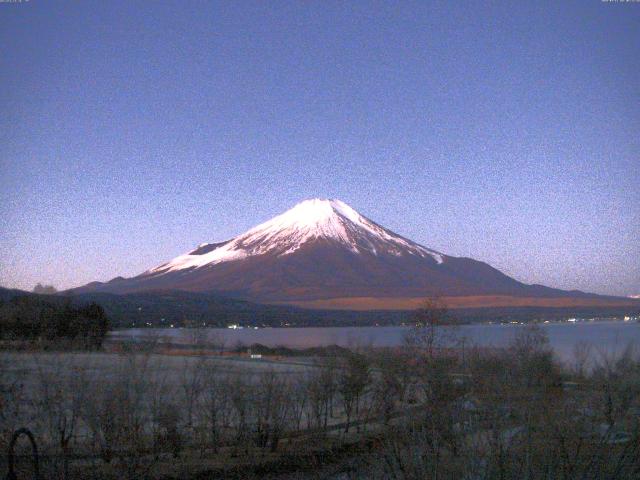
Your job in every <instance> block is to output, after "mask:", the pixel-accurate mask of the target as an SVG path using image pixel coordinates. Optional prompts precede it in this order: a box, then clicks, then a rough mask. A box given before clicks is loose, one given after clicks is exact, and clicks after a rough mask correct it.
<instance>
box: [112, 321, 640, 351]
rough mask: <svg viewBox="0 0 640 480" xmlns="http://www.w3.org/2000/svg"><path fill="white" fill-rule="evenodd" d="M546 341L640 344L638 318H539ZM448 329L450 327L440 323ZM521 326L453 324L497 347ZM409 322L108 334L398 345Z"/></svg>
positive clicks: (561, 347)
mask: <svg viewBox="0 0 640 480" xmlns="http://www.w3.org/2000/svg"><path fill="white" fill-rule="evenodd" d="M541 327H542V328H543V330H544V331H545V332H546V333H547V335H548V337H549V342H550V344H551V346H552V348H553V350H554V352H555V353H556V355H557V356H558V357H559V358H560V359H561V360H565V361H567V360H571V359H572V357H573V352H574V348H575V346H576V345H577V344H583V343H587V344H590V345H591V346H592V349H593V352H594V354H595V355H603V354H605V355H615V354H619V353H621V352H622V351H623V350H624V349H625V348H626V347H627V346H628V345H630V344H631V345H636V346H640V323H637V322H623V321H600V322H596V321H592V322H576V323H570V322H567V323H565V322H563V323H548V324H541ZM441 328H443V329H447V330H449V331H450V330H451V329H450V327H441ZM523 328H525V326H524V325H520V324H473V325H461V326H459V327H455V334H456V335H457V337H458V338H464V339H465V345H468V346H470V345H479V346H483V347H491V346H494V347H501V346H505V345H507V344H508V343H509V342H510V341H511V340H512V339H513V338H514V336H515V334H516V333H517V332H518V331H519V330H521V329H523ZM407 331H409V327H326V328H325V327H323V328H314V327H307V328H261V329H257V330H254V329H249V328H243V329H230V328H203V329H182V328H146V329H128V330H118V331H114V332H112V333H111V334H110V336H111V338H113V339H114V340H131V341H137V340H144V339H150V338H157V339H158V340H159V341H161V342H170V343H178V344H180V343H182V344H189V343H193V342H194V341H195V339H196V338H198V339H204V343H207V340H208V341H209V342H212V343H213V342H216V343H219V342H220V341H221V340H222V341H223V342H224V344H225V345H226V348H233V347H235V346H236V345H238V344H243V345H251V344H253V343H261V344H263V345H266V346H270V347H275V346H286V347H291V348H307V347H315V346H326V345H334V344H335V345H340V346H343V347H349V346H386V347H392V346H399V345H402V343H403V339H404V337H405V335H406V333H407Z"/></svg>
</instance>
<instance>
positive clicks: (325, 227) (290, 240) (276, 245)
mask: <svg viewBox="0 0 640 480" xmlns="http://www.w3.org/2000/svg"><path fill="white" fill-rule="evenodd" d="M314 240H325V241H329V242H332V243H335V244H339V245H341V246H343V247H346V248H348V249H349V250H350V251H351V252H353V253H354V254H362V253H369V254H373V255H379V254H388V255H394V256H405V255H415V256H419V257H423V258H425V257H431V258H433V260H435V262H436V263H437V264H441V263H443V262H444V259H445V256H444V255H443V254H441V253H439V252H436V251H434V250H430V249H428V248H425V247H423V246H421V245H418V244H417V243H414V242H411V241H409V240H407V239H405V238H403V237H401V236H399V235H396V234H395V233H393V232H391V231H389V230H387V229H385V228H383V227H381V226H380V225H378V224H376V223H375V222H373V221H371V220H369V219H368V218H366V217H364V216H363V215H360V214H359V213H358V212H357V211H355V210H354V209H353V208H351V207H350V206H349V205H347V204H346V203H344V202H342V201H340V200H321V199H312V200H305V201H303V202H301V203H298V204H297V205H296V206H294V207H293V208H292V209H290V210H288V211H286V212H285V213H283V214H281V215H278V216H277V217H274V218H272V219H271V220H269V221H267V222H265V223H262V224H260V225H258V226H256V227H254V228H252V229H251V230H249V231H247V232H246V233H244V234H242V235H239V236H237V237H235V238H232V239H230V240H228V241H226V242H222V243H218V244H201V245H199V246H198V248H197V249H196V250H194V251H192V252H189V253H186V254H184V255H180V256H179V257H176V258H174V259H173V260H171V261H170V262H168V263H164V264H162V265H160V266H158V267H155V268H153V269H151V270H149V271H147V272H145V275H161V274H165V273H169V272H175V271H178V270H184V269H194V268H200V267H203V266H208V265H215V264H218V263H223V262H231V261H236V260H242V259H244V258H247V257H252V256H258V255H264V254H267V253H270V254H275V255H277V256H286V255H289V254H291V253H293V252H295V251H297V250H299V249H300V248H301V247H302V246H303V245H305V244H306V243H308V242H311V241H314Z"/></svg>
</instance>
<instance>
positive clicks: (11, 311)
mask: <svg viewBox="0 0 640 480" xmlns="http://www.w3.org/2000/svg"><path fill="white" fill-rule="evenodd" d="M108 331H109V319H108V318H107V316H106V314H105V312H104V309H103V308H102V307H101V306H100V305H98V304H97V303H89V304H87V305H73V304H72V303H71V302H70V301H68V300H67V299H44V298H42V297H40V296H36V295H34V296H18V297H14V298H11V299H9V300H6V301H2V300H0V339H3V340H27V341H30V342H34V343H36V342H38V343H43V342H44V343H46V342H58V341H60V340H68V341H71V342H73V343H74V344H75V345H76V346H77V347H80V348H87V349H90V348H99V347H100V346H101V345H102V342H103V340H104V337H105V336H106V334H107V332H108Z"/></svg>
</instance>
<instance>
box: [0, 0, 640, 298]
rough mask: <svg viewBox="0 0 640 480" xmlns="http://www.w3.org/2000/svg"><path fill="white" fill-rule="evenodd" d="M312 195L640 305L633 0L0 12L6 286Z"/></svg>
mask: <svg viewBox="0 0 640 480" xmlns="http://www.w3.org/2000/svg"><path fill="white" fill-rule="evenodd" d="M310 197H322V198H339V199H341V200H343V201H345V202H347V203H348V204H350V205H351V206H352V207H354V208H355V209H356V210H358V211H360V212H361V213H363V214H364V215H366V216H368V217H370V218H372V219H373V220H375V221H377V222H378V223H381V224H382V225H384V226H386V227H388V228H391V229H392V230H394V231H396V232H398V233H400V234H403V235H404V236H407V237H409V238H411V239H413V240H415V241H418V242H419V243H422V244H424V245H426V246H428V247H430V248H434V249H436V250H439V251H442V252H444V253H447V254H451V255H458V256H470V257H473V258H476V259H478V260H483V261H486V262H488V263H490V264H492V265H493V266H495V267H497V268H500V269H501V270H503V271H504V272H505V273H507V274H509V275H512V276H514V277H515V278H517V279H518V280H521V281H525V282H528V283H533V282H535V283H543V284H546V285H549V286H552V287H559V288H567V289H573V288H578V289H583V290H587V291H593V292H597V293H607V294H620V295H627V294H640V3H607V2H602V1H600V0H580V1H557V0H556V1H549V2H544V1H533V0H532V1H519V2H512V1H504V2H484V1H483V2H469V1H463V2H460V1H451V0H447V1H442V2H439V1H429V2H426V1H419V2H415V3H414V2H388V3H387V2H364V1H361V2H342V1H339V2H338V1H336V2H333V1H321V2H320V1H318V2H310V1H298V2H276V1H269V2H265V1H256V2H245V1H228V2H211V1H206V2H204V1H203V2H197V1H177V2H166V1H163V2H153V1H131V0H127V1H112V0H110V1H83V2H76V1H45V0H30V1H24V0H23V2H22V3H0V284H1V285H3V286H9V287H19V288H26V289H31V288H32V287H33V285H34V284H35V283H36V282H46V283H52V284H53V285H55V286H56V287H58V288H64V287H71V286H77V285H80V284H84V283H86V282H89V281H92V280H108V279H110V278H112V277H114V276H117V275H123V276H131V275H134V274H137V273H140V272H142V271H144V270H146V269H147V268H149V267H152V266H155V265H158V264H160V263H161V262H163V261H166V260H168V259H170V258H172V257H174V256H176V255H178V254H181V253H184V252H185V251H188V250H190V249H192V248H193V247H194V245H196V244H199V243H201V242H205V241H209V242H211V241H216V240H217V241H220V240H223V239H226V238H228V237H231V236H234V235H236V234H238V233H241V232H243V231H245V230H246V229H248V228H249V227H251V226H253V225H255V224H257V223H259V222H262V221H265V220H267V219H269V218H270V217H272V216H274V215H276V214H278V213H281V212H282V211H284V210H286V209H287V208H290V207H291V206H293V205H294V204H295V203H297V202H299V201H301V200H303V199H306V198H310Z"/></svg>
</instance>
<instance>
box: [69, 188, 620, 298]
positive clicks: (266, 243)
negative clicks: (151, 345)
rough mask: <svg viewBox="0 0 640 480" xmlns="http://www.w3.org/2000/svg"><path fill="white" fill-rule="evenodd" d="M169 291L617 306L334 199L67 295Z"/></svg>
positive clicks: (303, 206) (301, 206) (310, 203)
mask: <svg viewBox="0 0 640 480" xmlns="http://www.w3.org/2000/svg"><path fill="white" fill-rule="evenodd" d="M168 290H185V291H190V292H216V293H222V294H227V295H230V296H234V297H238V298H242V299H248V300H252V301H256V302H261V303H284V304H294V305H298V306H306V307H313V308H344V309H385V308H395V309H404V308H412V307H414V306H416V305H417V304H418V303H419V302H420V301H421V300H422V299H423V298H424V297H426V296H439V297H445V298H446V299H447V301H448V303H449V304H450V305H451V306H453V307H456V306H507V305H508V306H513V305H515V306H527V305H532V306H567V305H590V304H600V303H602V302H605V303H609V302H611V301H613V298H615V297H600V296H597V295H592V294H586V293H583V292H579V291H563V290H558V289H553V288H548V287H544V286H542V285H527V284H524V283H521V282H519V281H517V280H515V279H513V278H511V277H509V276H507V275H505V274H504V273H502V272H500V271H498V270H497V269H495V268H493V267H491V266H490V265H488V264H486V263H483V262H480V261H477V260H473V259H470V258H460V257H454V256H449V255H445V254H444V253H441V252H438V251H435V250H432V249H430V248H427V247H425V246H422V245H419V244H417V243H415V242H413V241H411V240H408V239H406V238H404V237H402V236H400V235H398V234H396V233H394V232H392V231H390V230H388V229H386V228H384V227H382V226H381V225H379V224H377V223H375V222H374V221H372V220H370V219H368V218H367V217H365V216H363V215H361V214H360V213H358V212H357V211H356V210H354V209H353V208H351V207H350V206H349V205H347V204H345V203H344V202H341V201H340V200H321V199H312V200H305V201H303V202H301V203H299V204H297V205H296V206H294V207H293V208H292V209H290V210H288V211H286V212H285V213H283V214H281V215H279V216H276V217H274V218H273V219H271V220H269V221H267V222H265V223H262V224H260V225H258V226H256V227H254V228H252V229H251V230H249V231H247V232H246V233H243V234H241V235H239V236H237V237H234V238H232V239H229V240H226V241H223V242H219V243H203V244H201V245H199V246H198V247H197V248H195V249H194V250H192V251H190V252H188V253H185V254H184V255H180V256H178V257H176V258H174V259H173V260H170V261H169V262H166V263H163V264H161V265H159V266H157V267H154V268H151V269H149V270H147V271H146V272H144V273H142V274H140V275H138V276H136V277H132V278H122V277H118V278H115V279H113V280H111V281H109V282H106V283H100V282H93V283H90V284H88V285H85V286H84V287H80V288H77V289H74V290H72V291H71V293H87V292H107V293H117V294H122V293H140V292H150V291H168Z"/></svg>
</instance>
